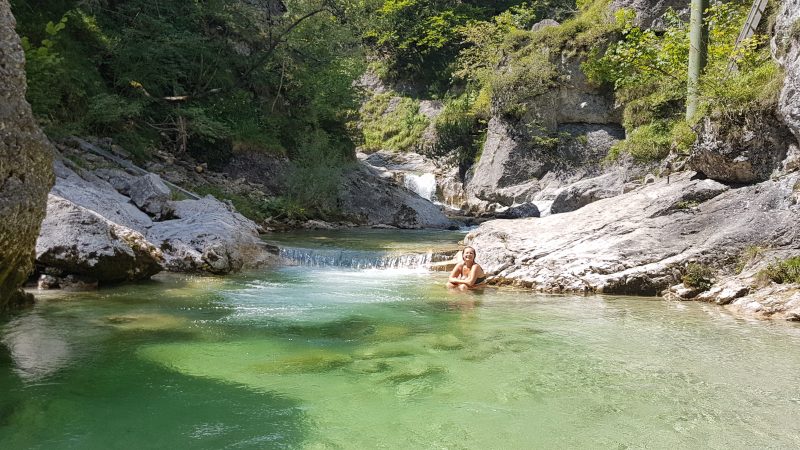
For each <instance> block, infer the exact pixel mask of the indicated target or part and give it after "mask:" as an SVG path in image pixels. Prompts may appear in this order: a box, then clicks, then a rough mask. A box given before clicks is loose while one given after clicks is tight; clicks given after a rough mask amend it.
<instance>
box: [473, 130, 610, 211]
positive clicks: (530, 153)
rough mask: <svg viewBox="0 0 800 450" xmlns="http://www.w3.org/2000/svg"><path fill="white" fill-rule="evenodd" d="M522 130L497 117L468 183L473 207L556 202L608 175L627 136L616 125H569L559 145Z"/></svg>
mask: <svg viewBox="0 0 800 450" xmlns="http://www.w3.org/2000/svg"><path fill="white" fill-rule="evenodd" d="M518 128H520V127H518V126H512V125H511V124H509V123H507V122H504V121H502V119H499V118H493V119H492V120H491V121H490V122H489V130H488V134H487V139H486V143H485V144H484V147H483V153H482V154H481V158H480V160H479V161H478V163H477V164H476V165H475V167H474V175H473V176H472V177H471V178H469V179H468V181H467V183H466V192H467V198H468V202H469V203H470V204H472V205H478V206H482V207H485V206H486V203H487V202H488V203H498V204H500V205H504V206H510V205H512V204H514V203H524V202H527V201H531V200H535V201H552V200H553V199H554V198H555V197H556V195H557V194H558V193H559V192H560V191H561V189H562V188H563V187H564V186H566V185H569V184H572V183H575V182H577V181H580V180H582V179H584V178H587V177H595V176H598V175H600V174H601V173H603V172H604V171H612V170H613V171H620V170H623V171H624V170H625V169H624V168H620V167H618V166H608V167H606V166H604V165H603V164H602V161H603V159H604V158H605V157H606V156H607V155H608V152H609V150H610V149H611V147H612V146H613V145H614V144H615V143H616V142H618V141H619V140H620V139H623V138H624V137H625V131H624V130H623V129H622V127H621V126H619V125H614V124H586V123H580V124H577V123H569V124H563V125H560V126H558V127H557V128H556V134H557V135H558V136H559V139H558V140H557V142H552V141H549V140H547V139H542V138H541V137H539V138H536V137H531V136H530V135H528V134H526V132H525V131H519V130H518Z"/></svg>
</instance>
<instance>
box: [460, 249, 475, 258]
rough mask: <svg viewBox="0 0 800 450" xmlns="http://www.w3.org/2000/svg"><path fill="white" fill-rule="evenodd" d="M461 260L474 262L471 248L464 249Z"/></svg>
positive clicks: (473, 253) (473, 251)
mask: <svg viewBox="0 0 800 450" xmlns="http://www.w3.org/2000/svg"><path fill="white" fill-rule="evenodd" d="M463 258H464V261H475V250H473V249H472V248H471V247H467V248H465V249H464V255H463Z"/></svg>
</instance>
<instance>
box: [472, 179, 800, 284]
mask: <svg viewBox="0 0 800 450" xmlns="http://www.w3.org/2000/svg"><path fill="white" fill-rule="evenodd" d="M694 175H695V174H694V173H693V172H688V173H681V174H677V175H674V176H673V177H672V182H671V183H669V184H667V183H666V180H663V179H662V180H658V181H656V182H654V183H652V184H649V185H646V186H643V187H641V188H639V189H636V190H634V191H632V192H628V193H626V194H623V195H620V196H617V197H614V198H610V199H604V200H599V201H597V202H594V203H591V204H589V205H587V206H585V207H583V208H581V209H580V210H577V211H573V212H569V213H563V214H555V215H550V216H547V217H543V218H540V219H517V220H502V221H500V220H494V221H489V222H486V223H484V224H482V225H481V226H480V228H478V230H476V231H473V232H471V233H470V234H469V235H467V237H466V238H465V241H466V243H467V244H471V245H473V246H474V247H475V248H476V250H477V252H478V254H479V255H481V259H480V263H481V265H482V266H483V268H484V270H485V271H486V272H487V273H488V274H490V276H491V278H490V280H491V281H492V282H494V283H498V284H505V283H508V284H516V285H521V286H526V287H530V288H532V289H536V290H540V291H546V292H564V291H572V292H605V293H618V294H636V295H657V294H658V293H659V292H661V291H662V290H664V289H666V288H668V287H669V286H671V285H674V284H676V283H677V282H678V281H679V278H680V275H681V272H680V271H681V269H682V268H683V267H685V265H686V264H687V263H688V262H700V263H703V262H712V261H720V260H733V259H735V258H737V257H738V256H739V255H740V254H741V253H742V251H743V250H744V248H746V247H747V246H750V245H759V244H762V243H764V242H769V243H771V245H772V246H774V247H775V248H781V247H787V246H792V245H796V242H798V241H800V231H799V229H798V227H797V223H798V222H799V221H800V206H798V205H796V204H793V203H792V202H791V197H792V190H793V187H794V185H795V183H796V182H797V181H798V178H799V177H798V175H797V174H794V175H792V176H787V177H785V178H782V179H780V180H774V181H773V180H771V181H766V182H763V183H761V184H758V185H755V186H748V187H743V188H739V189H728V188H727V186H725V185H722V184H720V183H717V182H715V181H712V180H702V179H697V177H695V176H694ZM714 194H716V195H714ZM692 199H704V201H702V202H700V203H699V204H697V205H696V206H693V207H692V208H686V209H685V208H678V207H676V205H681V204H683V203H686V202H689V201H692Z"/></svg>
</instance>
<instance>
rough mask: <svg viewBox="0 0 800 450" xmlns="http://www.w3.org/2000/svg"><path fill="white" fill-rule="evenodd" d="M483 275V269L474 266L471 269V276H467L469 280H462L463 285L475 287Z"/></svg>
mask: <svg viewBox="0 0 800 450" xmlns="http://www.w3.org/2000/svg"><path fill="white" fill-rule="evenodd" d="M482 274H483V269H481V266H479V265H477V264H473V266H472V267H471V268H470V269H469V275H467V278H465V279H463V280H461V284H466V285H467V286H468V287H473V286H475V281H477V280H478V278H480V275H482Z"/></svg>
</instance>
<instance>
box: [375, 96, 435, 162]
mask: <svg viewBox="0 0 800 450" xmlns="http://www.w3.org/2000/svg"><path fill="white" fill-rule="evenodd" d="M361 118H362V119H361V121H362V129H361V132H362V134H363V137H364V146H363V147H364V150H366V151H376V150H382V149H383V150H392V151H413V150H416V149H418V147H419V145H420V140H421V138H422V134H423V133H424V132H425V129H426V128H427V127H428V124H429V123H430V121H429V120H428V118H427V117H425V116H423V115H422V114H420V113H419V101H418V100H414V99H411V98H409V97H401V96H399V95H397V94H396V93H395V92H391V91H390V92H385V93H382V94H377V95H375V96H373V97H372V98H371V99H369V101H367V102H366V103H365V104H364V106H363V107H362V109H361Z"/></svg>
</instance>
